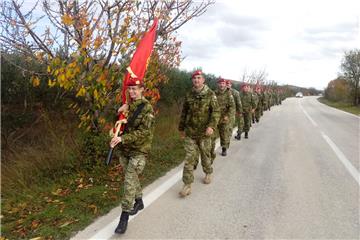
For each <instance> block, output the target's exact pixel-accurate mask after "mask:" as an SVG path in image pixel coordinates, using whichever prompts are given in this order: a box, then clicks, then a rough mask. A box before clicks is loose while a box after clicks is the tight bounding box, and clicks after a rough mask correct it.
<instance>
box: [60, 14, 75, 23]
mask: <svg viewBox="0 0 360 240" xmlns="http://www.w3.org/2000/svg"><path fill="white" fill-rule="evenodd" d="M61 20H62V22H63V23H64V24H65V25H66V26H69V25H71V24H73V19H72V18H71V17H70V16H69V15H67V14H65V15H63V16H62V17H61Z"/></svg>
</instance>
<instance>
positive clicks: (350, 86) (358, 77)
mask: <svg viewBox="0 0 360 240" xmlns="http://www.w3.org/2000/svg"><path fill="white" fill-rule="evenodd" d="M340 69H341V72H340V73H339V76H338V77H337V78H336V79H334V80H332V81H330V82H329V83H328V86H327V87H326V89H325V91H324V97H325V98H326V99H327V100H330V101H333V102H344V103H349V104H351V105H354V106H359V103H360V89H359V81H360V49H353V50H350V51H347V52H345V53H344V56H343V59H342V62H341V65H340Z"/></svg>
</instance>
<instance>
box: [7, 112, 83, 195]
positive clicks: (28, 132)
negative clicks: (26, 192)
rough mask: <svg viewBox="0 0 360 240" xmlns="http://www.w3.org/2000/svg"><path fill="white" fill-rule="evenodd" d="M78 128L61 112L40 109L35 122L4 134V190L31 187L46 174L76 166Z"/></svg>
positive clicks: (53, 176)
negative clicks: (51, 112) (51, 113)
mask: <svg viewBox="0 0 360 240" xmlns="http://www.w3.org/2000/svg"><path fill="white" fill-rule="evenodd" d="M75 131H76V128H75V127H74V126H71V123H69V122H67V121H66V120H65V119H64V118H61V116H59V114H56V115H55V114H53V115H51V116H50V115H49V114H48V113H46V112H40V113H39V114H37V117H36V119H35V121H34V122H31V123H30V124H25V126H24V127H22V128H18V129H15V130H13V131H11V132H10V131H8V132H7V135H4V134H2V140H3V141H2V142H5V144H4V146H2V166H1V185H2V192H3V194H9V193H13V189H14V188H17V189H19V188H20V189H21V188H24V189H26V188H29V187H30V186H31V185H32V184H35V183H37V182H38V181H41V178H42V177H43V176H46V177H49V178H55V177H56V176H58V175H59V174H62V173H61V172H59V169H67V168H71V167H73V159H74V157H72V156H74V155H75V153H76V146H77V142H76V140H75V139H74V134H75Z"/></svg>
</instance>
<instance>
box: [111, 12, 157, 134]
mask: <svg viewBox="0 0 360 240" xmlns="http://www.w3.org/2000/svg"><path fill="white" fill-rule="evenodd" d="M157 24H158V19H157V18H155V19H154V23H153V25H152V27H151V28H150V29H149V31H147V32H146V33H145V34H144V36H143V38H142V39H141V41H140V42H139V44H138V45H137V47H136V50H135V53H134V55H133V57H132V59H131V61H130V65H129V67H127V68H126V70H127V71H126V74H125V76H124V80H123V84H122V90H121V100H122V103H123V104H124V103H126V102H127V99H126V89H127V83H128V81H129V79H130V77H131V76H133V75H135V76H136V77H137V78H139V79H141V80H142V81H143V79H144V76H145V71H146V68H147V65H148V62H149V59H150V55H151V52H152V50H153V48H154V42H155V37H156V29H157ZM135 76H133V77H135ZM125 118H126V117H125V115H124V114H123V113H120V114H119V120H123V119H125ZM123 130H124V125H123V124H122V125H121V128H120V133H121V132H122V131H123ZM118 131H119V130H118ZM113 133H116V127H115V128H113Z"/></svg>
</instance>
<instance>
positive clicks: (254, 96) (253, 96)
mask: <svg viewBox="0 0 360 240" xmlns="http://www.w3.org/2000/svg"><path fill="white" fill-rule="evenodd" d="M251 96H252V98H253V101H254V105H255V107H253V109H256V108H257V107H258V105H259V101H260V99H259V96H258V95H257V93H256V92H253V93H251Z"/></svg>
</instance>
